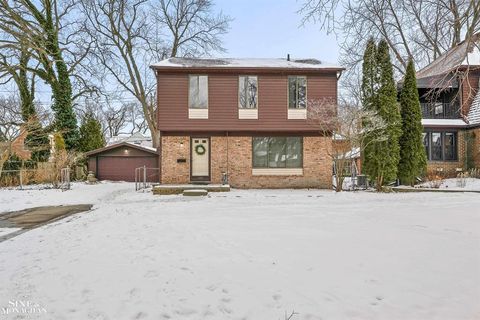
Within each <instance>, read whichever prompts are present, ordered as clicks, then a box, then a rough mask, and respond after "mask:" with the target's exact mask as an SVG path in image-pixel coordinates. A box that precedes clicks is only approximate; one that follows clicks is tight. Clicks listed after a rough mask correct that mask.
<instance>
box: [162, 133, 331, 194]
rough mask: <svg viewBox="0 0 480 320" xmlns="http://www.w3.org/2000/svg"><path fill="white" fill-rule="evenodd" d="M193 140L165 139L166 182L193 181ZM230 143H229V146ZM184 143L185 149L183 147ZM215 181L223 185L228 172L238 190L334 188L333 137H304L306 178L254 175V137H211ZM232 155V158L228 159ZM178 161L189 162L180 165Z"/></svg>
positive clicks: (164, 178)
mask: <svg viewBox="0 0 480 320" xmlns="http://www.w3.org/2000/svg"><path fill="white" fill-rule="evenodd" d="M189 141H190V138H189V137H188V136H181V137H178V136H163V137H162V183H189V182H190V142H189ZM227 142H228V143H227ZM181 143H183V146H181ZM210 143H211V163H210V165H211V182H212V183H221V181H222V172H226V171H227V167H228V176H229V183H230V185H231V186H233V187H235V188H330V187H331V184H332V163H331V159H330V158H329V156H328V154H327V152H328V148H330V144H331V137H321V136H315V137H304V139H303V175H301V176H296V175H291V176H290V175H286V176H257V175H255V176H254V175H252V137H250V136H243V137H228V138H227V137H225V136H213V137H211V142H210ZM227 155H228V156H227ZM178 158H183V159H186V162H185V163H177V159H178Z"/></svg>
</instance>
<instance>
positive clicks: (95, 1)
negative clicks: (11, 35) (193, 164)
mask: <svg viewBox="0 0 480 320" xmlns="http://www.w3.org/2000/svg"><path fill="white" fill-rule="evenodd" d="M81 4H82V7H83V11H84V14H85V15H86V17H87V23H86V25H85V28H86V29H87V30H88V31H89V34H90V36H91V38H92V39H93V41H94V45H95V50H94V52H95V53H94V57H95V60H96V61H97V62H98V63H97V65H100V66H102V67H103V68H105V70H106V71H107V73H108V74H109V75H110V76H111V77H113V78H114V79H115V80H116V82H117V84H118V85H119V86H120V88H121V89H123V90H125V91H126V92H127V93H128V94H130V95H132V96H133V97H135V99H136V100H137V101H138V104H139V106H140V107H141V110H142V112H143V115H144V119H145V121H146V124H147V125H148V128H149V130H150V132H151V135H152V141H153V145H154V146H155V147H156V146H158V144H159V141H160V132H159V130H158V124H157V112H156V111H157V110H156V99H155V89H156V79H155V76H154V74H153V72H151V70H150V69H149V66H150V65H151V64H152V63H153V62H156V61H158V60H161V59H164V58H168V57H170V56H175V55H177V54H182V55H193V54H200V53H208V52H210V51H212V50H221V49H223V48H222V47H221V45H220V43H221V42H220V38H219V36H220V35H222V34H223V33H225V32H226V29H227V26H228V22H229V18H228V17H225V16H223V15H221V14H220V15H216V16H215V15H214V14H213V8H212V4H211V2H210V1H208V0H201V1H198V0H179V1H160V2H159V3H156V2H153V0H152V1H149V0H134V1H131V0H82V1H81ZM158 7H160V10H158Z"/></svg>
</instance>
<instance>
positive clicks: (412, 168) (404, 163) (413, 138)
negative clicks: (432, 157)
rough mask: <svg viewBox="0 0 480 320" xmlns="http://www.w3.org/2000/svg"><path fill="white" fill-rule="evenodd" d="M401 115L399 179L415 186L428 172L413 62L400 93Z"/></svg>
mask: <svg viewBox="0 0 480 320" xmlns="http://www.w3.org/2000/svg"><path fill="white" fill-rule="evenodd" d="M400 113H401V116H402V136H401V137H400V163H399V164H398V177H399V178H400V181H401V183H402V184H407V185H411V186H413V185H414V184H415V178H416V177H417V176H419V175H421V174H423V173H424V172H425V170H426V167H427V157H426V154H425V148H424V147H423V143H422V132H423V128H422V112H421V109H420V100H419V97H418V89H417V80H416V78H415V67H414V65H413V61H412V60H410V61H409V62H408V65H407V71H406V74H405V78H404V80H403V88H402V91H401V93H400Z"/></svg>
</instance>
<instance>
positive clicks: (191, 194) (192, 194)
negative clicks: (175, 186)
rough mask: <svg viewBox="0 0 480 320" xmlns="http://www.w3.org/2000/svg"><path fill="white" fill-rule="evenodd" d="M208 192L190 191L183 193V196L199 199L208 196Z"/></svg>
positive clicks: (201, 190) (200, 190)
mask: <svg viewBox="0 0 480 320" xmlns="http://www.w3.org/2000/svg"><path fill="white" fill-rule="evenodd" d="M207 194H208V191H207V190H205V189H190V190H185V191H183V196H186V197H199V196H206V195H207Z"/></svg>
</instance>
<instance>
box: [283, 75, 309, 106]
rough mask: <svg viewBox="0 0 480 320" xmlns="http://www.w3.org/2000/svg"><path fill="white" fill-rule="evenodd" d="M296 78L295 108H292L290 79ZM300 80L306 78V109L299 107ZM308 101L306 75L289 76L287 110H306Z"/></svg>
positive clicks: (306, 79) (306, 80)
mask: <svg viewBox="0 0 480 320" xmlns="http://www.w3.org/2000/svg"><path fill="white" fill-rule="evenodd" d="M291 78H295V92H296V93H295V107H293V108H290V79H291ZM298 78H305V108H299V107H298ZM307 101H308V77H307V76H306V75H289V76H287V109H288V110H306V109H307Z"/></svg>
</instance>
